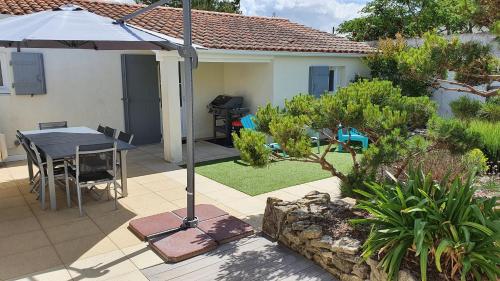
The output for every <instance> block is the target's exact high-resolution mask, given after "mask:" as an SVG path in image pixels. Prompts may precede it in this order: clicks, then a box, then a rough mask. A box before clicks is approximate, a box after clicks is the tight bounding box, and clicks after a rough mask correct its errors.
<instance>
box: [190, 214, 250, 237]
mask: <svg viewBox="0 0 500 281" xmlns="http://www.w3.org/2000/svg"><path fill="white" fill-rule="evenodd" d="M198 228H199V229H200V230H201V231H203V232H205V233H206V234H208V235H209V236H210V237H212V238H213V239H214V240H215V241H217V243H218V244H224V243H227V242H231V241H234V240H238V239H241V238H243V237H246V236H250V235H252V234H253V228H252V226H251V225H250V224H248V223H246V222H244V221H242V220H240V219H238V218H235V217H233V216H229V215H224V216H218V217H216V218H213V219H209V220H205V221H202V222H200V223H199V224H198Z"/></svg>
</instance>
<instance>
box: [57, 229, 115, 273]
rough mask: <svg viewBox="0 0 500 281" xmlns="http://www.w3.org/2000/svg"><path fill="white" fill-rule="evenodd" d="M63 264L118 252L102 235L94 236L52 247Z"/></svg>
mask: <svg viewBox="0 0 500 281" xmlns="http://www.w3.org/2000/svg"><path fill="white" fill-rule="evenodd" d="M54 247H55V249H56V251H57V253H58V254H59V256H60V257H61V260H62V261H63V262H64V264H66V265H68V264H71V263H73V262H74V261H76V260H79V259H85V258H88V257H92V256H97V255H100V254H104V253H109V252H113V251H116V250H118V248H117V247H116V245H115V244H113V242H111V240H110V239H109V238H108V237H106V236H105V235H104V234H100V233H99V234H94V235H87V236H84V237H80V238H77V239H74V240H70V241H65V242H61V243H58V244H55V245H54Z"/></svg>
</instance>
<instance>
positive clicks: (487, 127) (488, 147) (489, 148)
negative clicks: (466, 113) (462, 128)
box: [468, 120, 500, 162]
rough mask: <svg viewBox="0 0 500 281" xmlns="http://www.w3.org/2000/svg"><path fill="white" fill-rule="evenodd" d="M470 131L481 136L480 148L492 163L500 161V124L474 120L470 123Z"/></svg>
mask: <svg viewBox="0 0 500 281" xmlns="http://www.w3.org/2000/svg"><path fill="white" fill-rule="evenodd" d="M468 131H469V132H472V133H475V134H478V135H479V136H480V138H481V143H482V145H481V147H480V148H481V149H482V150H483V152H484V153H485V154H486V156H487V157H488V159H489V160H490V161H494V162H496V161H500V122H485V121H480V120H474V121H471V122H470V123H469V129H468Z"/></svg>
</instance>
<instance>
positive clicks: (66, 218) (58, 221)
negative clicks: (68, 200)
mask: <svg viewBox="0 0 500 281" xmlns="http://www.w3.org/2000/svg"><path fill="white" fill-rule="evenodd" d="M59 203H62V204H64V203H65V201H63V202H61V201H58V204H59ZM32 210H33V213H34V214H35V216H36V217H37V219H38V221H39V222H40V224H41V225H42V227H43V228H50V227H54V226H58V225H63V224H67V223H71V222H75V221H79V220H84V219H86V218H87V217H86V216H82V217H81V216H80V213H79V211H78V209H77V208H71V209H62V210H57V211H50V210H42V209H41V208H40V205H33V206H32Z"/></svg>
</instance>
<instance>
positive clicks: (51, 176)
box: [47, 155, 57, 211]
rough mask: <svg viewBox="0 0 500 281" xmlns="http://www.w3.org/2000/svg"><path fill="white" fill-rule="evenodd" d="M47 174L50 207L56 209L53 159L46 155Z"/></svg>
mask: <svg viewBox="0 0 500 281" xmlns="http://www.w3.org/2000/svg"><path fill="white" fill-rule="evenodd" d="M47 176H48V178H49V196H50V209H51V210H54V211H55V210H56V208H57V204H56V184H55V182H54V161H53V160H52V157H50V156H49V155H47Z"/></svg>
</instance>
